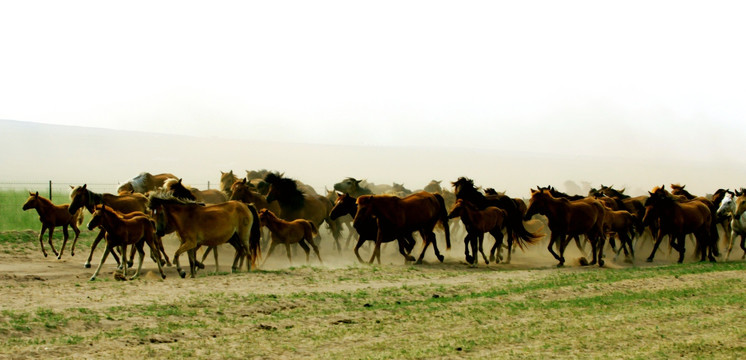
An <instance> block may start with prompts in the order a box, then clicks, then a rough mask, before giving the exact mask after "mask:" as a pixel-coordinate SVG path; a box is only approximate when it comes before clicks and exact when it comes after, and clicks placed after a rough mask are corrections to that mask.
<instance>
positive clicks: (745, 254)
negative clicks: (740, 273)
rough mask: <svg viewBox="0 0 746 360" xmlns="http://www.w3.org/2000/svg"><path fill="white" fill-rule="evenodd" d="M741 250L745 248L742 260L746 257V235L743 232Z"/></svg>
mask: <svg viewBox="0 0 746 360" xmlns="http://www.w3.org/2000/svg"><path fill="white" fill-rule="evenodd" d="M741 250H743V255H741V260H743V259H744V258H746V237H744V236H743V234H741Z"/></svg>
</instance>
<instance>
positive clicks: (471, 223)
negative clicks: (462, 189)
mask: <svg viewBox="0 0 746 360" xmlns="http://www.w3.org/2000/svg"><path fill="white" fill-rule="evenodd" d="M507 216H508V212H507V211H505V210H503V209H500V208H498V207H496V206H488V207H486V208H484V209H483V210H480V209H478V208H477V207H476V206H474V204H472V203H470V202H468V201H466V200H463V199H459V200H456V204H454V206H453V208H452V209H451V212H450V213H449V214H448V218H449V219H453V218H456V217H460V218H461V222H463V223H464V226H465V227H466V232H467V235H466V237H465V238H464V248H465V249H464V250H465V254H466V262H467V263H469V264H471V265H473V266H476V265H477V262H478V260H477V245H478V246H479V252H480V253H481V254H482V258H484V262H485V264H489V263H490V261H489V260H487V256H486V255H485V254H484V250H482V243H483V241H484V233H490V234H491V235H492V236H494V237H495V245H494V246H493V247H492V250H491V251H490V258H491V259H494V257H495V250H497V249H499V248H500V247H501V246H502V243H503V230H502V229H503V226H504V223H505V218H506V217H507ZM469 245H471V255H470V254H469Z"/></svg>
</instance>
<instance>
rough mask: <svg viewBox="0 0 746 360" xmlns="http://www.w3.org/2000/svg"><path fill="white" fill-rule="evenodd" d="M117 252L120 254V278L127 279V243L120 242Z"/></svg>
mask: <svg viewBox="0 0 746 360" xmlns="http://www.w3.org/2000/svg"><path fill="white" fill-rule="evenodd" d="M134 247H135V245H132V248H133V249H132V251H133V252H134V251H135V249H134ZM119 249H120V250H119V253H120V254H121V255H122V279H124V280H127V267H129V264H128V263H127V261H126V259H127V244H122V245H120V246H119Z"/></svg>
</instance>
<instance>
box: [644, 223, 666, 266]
mask: <svg viewBox="0 0 746 360" xmlns="http://www.w3.org/2000/svg"><path fill="white" fill-rule="evenodd" d="M663 236H665V234H663V230H660V229H659V230H658V236H656V237H655V244H654V245H653V251H652V252H651V253H650V256H648V258H647V262H653V258H654V257H655V252H656V251H658V246H660V244H661V240H663Z"/></svg>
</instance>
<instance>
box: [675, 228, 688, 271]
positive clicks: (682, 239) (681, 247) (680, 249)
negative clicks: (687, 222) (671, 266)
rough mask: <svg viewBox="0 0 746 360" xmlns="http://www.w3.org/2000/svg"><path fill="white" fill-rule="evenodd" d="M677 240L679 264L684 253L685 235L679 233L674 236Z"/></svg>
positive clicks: (682, 260)
mask: <svg viewBox="0 0 746 360" xmlns="http://www.w3.org/2000/svg"><path fill="white" fill-rule="evenodd" d="M676 239H677V242H678V248H677V249H676V250H678V252H679V260H678V263H679V264H681V263H683V262H684V254H686V235H679V236H677V237H676Z"/></svg>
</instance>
